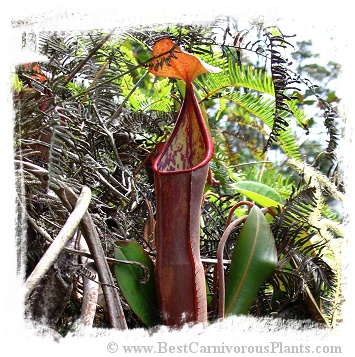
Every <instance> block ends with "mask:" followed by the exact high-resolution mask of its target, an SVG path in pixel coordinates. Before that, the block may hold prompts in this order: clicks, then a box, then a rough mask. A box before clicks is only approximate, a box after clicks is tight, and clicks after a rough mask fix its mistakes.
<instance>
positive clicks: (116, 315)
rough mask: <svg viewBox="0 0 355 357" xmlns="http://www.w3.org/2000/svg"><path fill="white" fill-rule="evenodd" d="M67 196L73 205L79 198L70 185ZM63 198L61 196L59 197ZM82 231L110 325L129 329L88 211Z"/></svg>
mask: <svg viewBox="0 0 355 357" xmlns="http://www.w3.org/2000/svg"><path fill="white" fill-rule="evenodd" d="M65 188H66V190H65V193H66V197H67V198H68V201H69V202H70V203H71V204H72V205H73V204H75V202H76V200H77V196H76V194H75V193H74V191H72V190H71V189H70V188H69V187H65ZM59 198H61V197H59ZM80 228H81V231H82V233H83V236H84V238H85V240H86V243H87V245H88V247H89V250H90V252H91V254H92V257H93V259H94V261H95V265H96V268H97V272H98V274H99V280H100V281H101V282H102V291H103V293H104V296H105V300H106V306H107V312H108V317H109V321H110V325H111V327H113V328H117V329H120V330H125V329H127V322H126V318H125V316H124V313H123V309H122V305H121V299H120V296H119V294H118V291H117V290H116V289H114V288H113V287H111V286H110V285H112V286H114V280H113V277H112V275H111V272H110V268H109V266H108V264H107V261H106V259H105V254H104V250H103V248H102V245H101V241H100V238H99V235H98V233H97V231H96V228H95V225H94V222H93V221H92V218H91V216H90V214H89V213H88V212H86V213H85V214H84V216H83V218H82V220H81V224H80Z"/></svg>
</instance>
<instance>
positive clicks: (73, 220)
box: [25, 186, 91, 299]
mask: <svg viewBox="0 0 355 357" xmlns="http://www.w3.org/2000/svg"><path fill="white" fill-rule="evenodd" d="M90 199H91V191H90V189H89V188H88V187H86V186H83V188H82V191H81V194H80V196H79V198H78V200H77V202H76V205H75V208H74V210H73V212H72V213H71V214H70V216H69V218H68V219H67V221H66V223H65V225H64V226H63V228H62V229H61V230H60V232H59V234H58V236H57V237H56V238H55V239H54V241H53V243H52V244H51V245H50V246H49V248H48V249H47V251H46V252H45V253H44V255H43V257H42V258H41V260H40V261H39V262H38V264H37V265H36V267H35V268H34V270H33V272H32V273H31V275H30V276H29V277H28V279H27V280H26V283H25V288H26V289H27V290H26V292H25V299H27V298H28V297H29V296H30V294H31V292H32V291H33V289H34V288H35V287H36V286H37V285H38V284H39V282H40V281H41V279H42V278H43V276H44V275H45V274H46V272H47V271H48V269H49V268H50V267H51V266H52V264H53V263H54V261H55V260H56V259H57V258H58V256H59V254H60V253H61V251H62V250H63V249H64V247H65V246H66V244H67V243H68V241H69V240H70V238H71V237H72V236H73V234H74V232H75V230H76V229H77V228H78V226H79V223H80V221H81V219H82V217H83V215H84V214H85V212H86V210H87V208H88V206H89V203H90Z"/></svg>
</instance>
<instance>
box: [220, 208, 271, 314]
mask: <svg viewBox="0 0 355 357" xmlns="http://www.w3.org/2000/svg"><path fill="white" fill-rule="evenodd" d="M276 264H277V250H276V246H275V240H274V237H273V235H272V233H271V230H270V226H269V224H268V222H267V220H266V218H265V217H264V215H263V213H262V211H261V210H260V208H258V207H257V206H256V205H254V206H253V208H252V209H251V210H250V213H249V216H248V218H247V220H246V221H245V223H244V225H243V228H242V229H241V231H240V233H239V235H238V238H237V241H236V244H235V247H234V251H233V254H232V262H231V266H230V270H229V274H228V279H227V283H226V302H225V314H226V316H228V315H239V314H247V313H248V311H249V308H250V306H251V304H252V303H253V300H254V299H255V296H256V294H257V292H258V290H259V289H260V287H261V285H262V284H263V283H264V282H265V281H266V280H267V279H268V278H269V277H270V276H271V275H272V274H273V272H274V270H275V268H276Z"/></svg>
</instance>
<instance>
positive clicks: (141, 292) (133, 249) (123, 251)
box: [114, 241, 159, 326]
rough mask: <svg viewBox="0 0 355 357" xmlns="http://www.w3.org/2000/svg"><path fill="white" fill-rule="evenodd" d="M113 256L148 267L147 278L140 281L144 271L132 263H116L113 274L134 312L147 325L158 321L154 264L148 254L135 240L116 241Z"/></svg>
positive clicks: (152, 324)
mask: <svg viewBox="0 0 355 357" xmlns="http://www.w3.org/2000/svg"><path fill="white" fill-rule="evenodd" d="M115 258H116V259H120V260H127V261H135V262H139V263H141V264H143V265H145V266H146V267H147V268H148V269H149V273H150V274H149V279H148V281H147V282H146V283H142V282H141V279H142V278H144V271H143V269H142V268H141V267H139V266H137V265H133V264H116V265H115V269H114V270H115V276H116V280H117V282H118V285H119V287H120V289H121V292H122V294H123V296H124V297H125V299H126V301H127V303H128V304H129V306H130V307H131V308H132V310H133V311H134V312H135V314H136V315H137V316H138V317H139V318H140V319H141V320H142V321H143V322H144V323H145V324H146V325H147V326H154V325H156V324H157V323H158V322H159V312H158V311H159V310H158V302H157V296H156V290H155V281H154V280H155V279H154V264H153V262H152V261H151V259H150V257H149V255H148V254H147V253H146V252H145V251H144V249H143V248H142V247H141V246H140V245H139V244H138V243H137V242H136V241H118V242H117V247H116V248H115Z"/></svg>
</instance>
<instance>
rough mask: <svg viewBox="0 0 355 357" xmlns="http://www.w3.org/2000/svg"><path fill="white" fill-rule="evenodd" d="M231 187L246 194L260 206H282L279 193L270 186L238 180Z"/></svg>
mask: <svg viewBox="0 0 355 357" xmlns="http://www.w3.org/2000/svg"><path fill="white" fill-rule="evenodd" d="M231 187H232V188H233V189H235V190H236V191H238V192H240V193H241V194H243V195H245V196H247V197H248V198H249V199H251V200H253V201H254V202H255V203H257V204H258V205H260V206H264V207H277V206H282V204H281V197H280V195H279V194H278V193H277V192H276V191H275V190H274V189H273V188H271V187H269V186H267V185H264V184H263V183H260V182H254V181H240V182H236V183H233V184H231Z"/></svg>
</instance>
